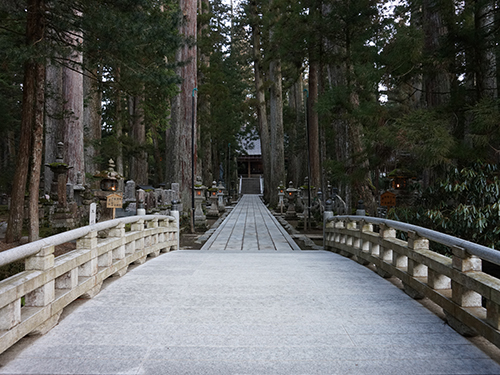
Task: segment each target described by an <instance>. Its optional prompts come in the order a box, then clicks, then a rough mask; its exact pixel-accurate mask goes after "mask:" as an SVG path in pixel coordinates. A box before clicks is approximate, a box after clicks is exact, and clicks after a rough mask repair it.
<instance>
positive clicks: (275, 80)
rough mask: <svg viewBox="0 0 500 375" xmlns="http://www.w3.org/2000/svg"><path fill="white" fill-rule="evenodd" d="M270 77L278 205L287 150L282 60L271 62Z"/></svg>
mask: <svg viewBox="0 0 500 375" xmlns="http://www.w3.org/2000/svg"><path fill="white" fill-rule="evenodd" d="M269 79H270V80H271V89H270V95H269V112H270V120H271V123H270V125H271V126H270V130H271V181H270V183H271V186H270V193H271V194H270V200H269V204H270V205H271V207H275V206H277V205H278V195H277V194H276V189H277V188H278V186H279V183H280V181H283V179H284V178H285V150H284V138H285V135H284V129H283V93H282V85H281V79H282V77H281V62H280V60H273V61H271V63H270V64H269Z"/></svg>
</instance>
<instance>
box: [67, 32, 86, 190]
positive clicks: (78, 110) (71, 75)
mask: <svg viewBox="0 0 500 375" xmlns="http://www.w3.org/2000/svg"><path fill="white" fill-rule="evenodd" d="M67 38H68V40H69V43H70V44H73V45H78V44H81V42H82V39H81V36H80V35H79V34H78V33H72V34H71V35H69V34H68V36H67ZM67 58H68V65H67V66H65V67H63V77H62V83H63V89H62V91H63V98H64V102H63V103H64V104H63V109H64V118H63V121H64V150H65V157H64V162H65V163H67V164H68V165H69V166H70V167H72V168H71V169H70V170H68V182H70V183H71V184H76V181H77V178H76V177H77V173H78V172H80V173H81V174H82V176H83V181H84V182H85V156H84V145H83V138H84V132H83V74H82V67H81V65H82V62H83V56H82V54H81V53H80V52H78V51H76V50H73V51H72V52H71V54H70V56H68V57H67Z"/></svg>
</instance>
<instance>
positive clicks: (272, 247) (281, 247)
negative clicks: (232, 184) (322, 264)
mask: <svg viewBox="0 0 500 375" xmlns="http://www.w3.org/2000/svg"><path fill="white" fill-rule="evenodd" d="M202 250H212V251H213V250H242V251H294V250H299V251H300V248H299V247H298V246H297V244H296V243H295V242H294V241H293V239H292V238H291V237H290V235H288V233H287V232H286V231H285V230H284V229H283V227H282V226H281V225H280V224H279V223H278V221H277V220H276V218H274V217H273V216H272V215H271V213H270V212H269V210H268V209H267V208H266V207H265V206H264V204H263V203H262V201H261V200H260V198H259V196H258V195H244V196H243V197H242V198H241V200H240V201H239V202H238V204H237V205H236V207H235V208H234V209H233V211H231V213H230V214H229V215H228V217H227V218H226V220H224V222H223V223H222V224H221V225H220V226H219V228H217V230H216V231H215V233H214V234H213V235H212V236H211V237H210V239H209V240H208V241H207V242H206V243H205V245H204V246H203V247H202Z"/></svg>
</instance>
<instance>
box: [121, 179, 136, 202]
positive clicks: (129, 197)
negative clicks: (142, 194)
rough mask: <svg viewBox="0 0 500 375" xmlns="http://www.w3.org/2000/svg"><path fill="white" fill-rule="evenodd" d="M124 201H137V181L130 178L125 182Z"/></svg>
mask: <svg viewBox="0 0 500 375" xmlns="http://www.w3.org/2000/svg"><path fill="white" fill-rule="evenodd" d="M123 200H124V202H135V182H134V181H133V180H128V181H127V182H126V183H125V194H124V195H123Z"/></svg>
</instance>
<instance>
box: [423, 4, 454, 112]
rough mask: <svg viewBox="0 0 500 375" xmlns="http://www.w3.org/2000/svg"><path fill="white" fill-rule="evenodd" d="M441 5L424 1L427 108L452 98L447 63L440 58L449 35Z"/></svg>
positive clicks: (425, 98)
mask: <svg viewBox="0 0 500 375" xmlns="http://www.w3.org/2000/svg"><path fill="white" fill-rule="evenodd" d="M440 4H441V2H440V1H437V0H423V1H422V13H423V18H422V24H423V31H424V48H425V52H426V53H427V54H428V62H427V64H425V65H426V66H425V67H424V75H423V90H424V96H423V98H422V99H423V100H425V103H423V104H424V106H425V107H427V108H435V107H438V106H441V105H443V104H445V103H447V102H448V100H449V97H450V89H451V78H450V75H449V73H448V71H447V66H446V63H445V62H443V61H442V60H441V59H440V58H439V56H438V54H439V49H440V48H441V44H442V38H443V36H444V35H445V34H446V33H447V28H446V25H445V23H444V21H443V14H442V7H440ZM441 5H442V4H441Z"/></svg>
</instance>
